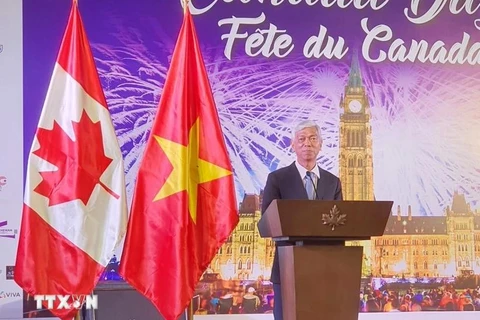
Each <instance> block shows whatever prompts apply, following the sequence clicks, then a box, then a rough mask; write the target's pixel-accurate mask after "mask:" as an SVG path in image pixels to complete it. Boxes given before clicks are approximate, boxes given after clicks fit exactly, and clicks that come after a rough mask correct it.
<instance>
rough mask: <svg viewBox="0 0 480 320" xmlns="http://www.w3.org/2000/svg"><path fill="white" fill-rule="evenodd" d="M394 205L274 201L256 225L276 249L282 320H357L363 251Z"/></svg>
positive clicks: (383, 225)
mask: <svg viewBox="0 0 480 320" xmlns="http://www.w3.org/2000/svg"><path fill="white" fill-rule="evenodd" d="M392 205H393V201H320V200H274V201H272V203H271V204H270V205H269V207H268V208H267V210H266V211H265V212H264V214H263V216H262V218H261V219H260V221H259V222H258V229H259V231H260V235H261V237H263V238H267V237H268V238H273V240H274V241H275V242H276V244H277V250H278V254H279V261H280V279H281V285H282V305H283V319H284V320H317V319H318V320H357V319H358V309H359V303H360V300H359V299H360V297H359V295H360V281H361V271H362V260H363V247H361V246H345V241H354V240H369V239H370V237H372V236H382V235H383V232H384V230H385V226H386V224H387V221H388V218H389V216H390V212H391V209H392Z"/></svg>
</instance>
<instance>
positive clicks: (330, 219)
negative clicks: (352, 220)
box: [322, 205, 347, 231]
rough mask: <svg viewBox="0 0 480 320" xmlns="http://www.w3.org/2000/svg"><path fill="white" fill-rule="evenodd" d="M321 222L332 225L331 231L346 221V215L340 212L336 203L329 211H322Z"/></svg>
mask: <svg viewBox="0 0 480 320" xmlns="http://www.w3.org/2000/svg"><path fill="white" fill-rule="evenodd" d="M322 221H323V224H325V225H328V226H329V227H332V231H334V230H335V227H338V226H341V225H344V224H345V222H347V215H346V214H343V213H340V210H339V209H338V208H337V205H334V206H333V208H332V209H331V210H330V213H324V214H323V215H322Z"/></svg>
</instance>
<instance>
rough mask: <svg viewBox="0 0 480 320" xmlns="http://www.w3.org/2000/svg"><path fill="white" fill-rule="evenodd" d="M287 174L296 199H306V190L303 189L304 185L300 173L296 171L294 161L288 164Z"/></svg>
mask: <svg viewBox="0 0 480 320" xmlns="http://www.w3.org/2000/svg"><path fill="white" fill-rule="evenodd" d="M288 172H289V175H290V179H289V181H291V182H292V188H293V190H295V193H296V197H297V198H298V199H308V195H307V190H305V186H304V185H303V180H302V178H301V177H300V174H299V173H298V169H297V166H296V165H295V162H293V163H292V164H291V165H290V166H289V170H288Z"/></svg>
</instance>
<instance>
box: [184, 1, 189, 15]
mask: <svg viewBox="0 0 480 320" xmlns="http://www.w3.org/2000/svg"><path fill="white" fill-rule="evenodd" d="M189 2H190V0H183V13H184V14H185V13H187V8H188V3H189Z"/></svg>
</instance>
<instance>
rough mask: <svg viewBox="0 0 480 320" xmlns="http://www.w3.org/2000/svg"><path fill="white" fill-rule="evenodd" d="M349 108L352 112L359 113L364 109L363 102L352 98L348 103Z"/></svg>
mask: <svg viewBox="0 0 480 320" xmlns="http://www.w3.org/2000/svg"><path fill="white" fill-rule="evenodd" d="M348 109H350V111H351V112H354V113H357V112H359V111H360V110H362V103H361V102H360V101H358V100H352V101H350V103H349V104H348Z"/></svg>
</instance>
